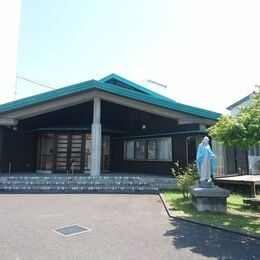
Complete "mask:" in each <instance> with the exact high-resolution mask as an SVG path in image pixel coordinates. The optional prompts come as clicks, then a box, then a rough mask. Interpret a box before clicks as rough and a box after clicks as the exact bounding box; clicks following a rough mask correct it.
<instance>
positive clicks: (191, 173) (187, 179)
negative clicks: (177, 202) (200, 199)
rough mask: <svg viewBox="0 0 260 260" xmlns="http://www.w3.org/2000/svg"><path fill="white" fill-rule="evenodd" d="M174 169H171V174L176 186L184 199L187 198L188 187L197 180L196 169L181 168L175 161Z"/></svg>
mask: <svg viewBox="0 0 260 260" xmlns="http://www.w3.org/2000/svg"><path fill="white" fill-rule="evenodd" d="M174 164H175V167H174V168H171V170H172V174H173V175H174V176H175V177H176V180H177V186H178V188H179V189H180V190H181V192H182V195H183V197H184V198H188V197H189V191H188V187H189V186H190V185H193V184H194V183H195V182H196V180H197V179H198V174H197V171H196V167H193V168H191V167H184V168H181V167H180V165H179V161H177V162H176V163H174Z"/></svg>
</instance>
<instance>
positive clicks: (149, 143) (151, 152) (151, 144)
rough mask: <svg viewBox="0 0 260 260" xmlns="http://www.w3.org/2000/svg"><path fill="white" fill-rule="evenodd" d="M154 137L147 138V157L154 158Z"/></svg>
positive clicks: (155, 146)
mask: <svg viewBox="0 0 260 260" xmlns="http://www.w3.org/2000/svg"><path fill="white" fill-rule="evenodd" d="M156 148H157V145H156V139H152V140H147V159H148V160H156V150H157V149H156Z"/></svg>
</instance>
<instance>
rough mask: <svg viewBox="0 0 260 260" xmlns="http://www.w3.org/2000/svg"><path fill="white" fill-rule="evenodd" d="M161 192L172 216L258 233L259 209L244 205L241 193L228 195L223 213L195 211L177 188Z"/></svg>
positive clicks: (259, 228) (259, 230) (259, 232)
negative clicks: (225, 210) (171, 211)
mask: <svg viewBox="0 0 260 260" xmlns="http://www.w3.org/2000/svg"><path fill="white" fill-rule="evenodd" d="M161 194H162V196H163V198H164V199H165V200H166V201H167V203H168V204H169V205H170V207H171V209H172V210H173V214H174V216H178V217H185V218H186V219H191V220H197V221H200V222H204V223H210V224H214V225H218V226H222V227H223V226H224V227H228V228H232V229H239V230H241V231H246V232H251V233H257V234H260V210H259V208H250V206H248V205H245V204H244V203H243V197H242V196H241V195H237V194H233V195H230V196H229V197H228V199H227V207H228V210H227V213H226V214H223V213H211V212H198V211H196V210H195V208H194V207H193V205H192V203H191V200H190V199H184V198H183V196H182V194H181V192H180V191H179V190H164V191H162V192H161Z"/></svg>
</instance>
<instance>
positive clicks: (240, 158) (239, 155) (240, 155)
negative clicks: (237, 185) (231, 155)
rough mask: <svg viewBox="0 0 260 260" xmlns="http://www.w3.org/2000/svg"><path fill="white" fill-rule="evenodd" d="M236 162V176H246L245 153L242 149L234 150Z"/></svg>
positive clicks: (246, 159) (246, 162) (246, 160)
mask: <svg viewBox="0 0 260 260" xmlns="http://www.w3.org/2000/svg"><path fill="white" fill-rule="evenodd" d="M236 161H237V163H236V165H237V172H238V174H248V157H247V151H245V150H242V149H236ZM240 169H241V170H240Z"/></svg>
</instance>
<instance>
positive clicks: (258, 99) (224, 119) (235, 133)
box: [208, 86, 260, 149]
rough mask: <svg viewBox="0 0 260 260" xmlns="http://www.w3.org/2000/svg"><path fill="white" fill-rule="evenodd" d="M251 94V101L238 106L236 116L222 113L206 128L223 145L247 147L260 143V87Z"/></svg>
mask: <svg viewBox="0 0 260 260" xmlns="http://www.w3.org/2000/svg"><path fill="white" fill-rule="evenodd" d="M257 88H258V89H257V91H256V92H254V94H252V97H251V98H252V103H251V104H250V105H248V106H246V107H239V110H240V113H239V114H238V115H237V116H229V115H222V116H221V117H220V119H219V121H218V122H217V123H216V124H215V125H213V126H211V127H210V128H208V133H209V135H210V136H211V137H212V138H213V139H215V140H218V141H220V142H221V143H223V145H225V146H235V147H238V148H242V149H248V148H249V147H251V146H252V145H254V144H260V91H259V90H260V87H259V86H258V87H257Z"/></svg>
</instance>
